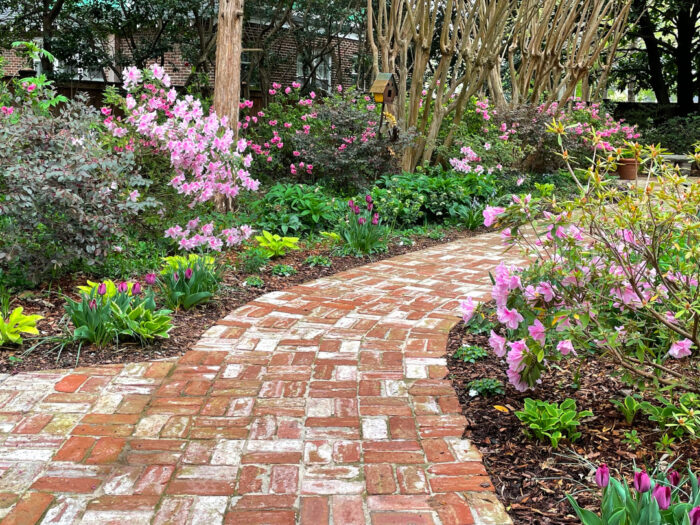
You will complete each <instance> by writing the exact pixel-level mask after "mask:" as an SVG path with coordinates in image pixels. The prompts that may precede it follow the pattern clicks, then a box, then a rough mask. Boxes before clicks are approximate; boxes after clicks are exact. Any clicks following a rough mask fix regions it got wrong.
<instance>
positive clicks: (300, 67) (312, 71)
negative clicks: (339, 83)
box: [297, 53, 333, 92]
mask: <svg viewBox="0 0 700 525" xmlns="http://www.w3.org/2000/svg"><path fill="white" fill-rule="evenodd" d="M332 74H333V62H332V60H331V56H330V55H325V56H322V57H313V56H312V57H308V56H306V57H305V56H304V55H303V54H301V53H300V54H299V55H297V81H298V82H301V83H302V84H304V83H306V81H307V79H309V82H308V85H309V86H310V87H311V88H313V89H318V90H320V91H325V92H330V90H331V83H332V81H333V80H332Z"/></svg>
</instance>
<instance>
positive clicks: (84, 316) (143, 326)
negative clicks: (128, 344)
mask: <svg viewBox="0 0 700 525" xmlns="http://www.w3.org/2000/svg"><path fill="white" fill-rule="evenodd" d="M106 288H107V287H106V285H104V284H103V283H102V284H99V285H98V286H97V287H92V286H90V291H89V292H82V293H81V295H80V301H73V300H72V299H70V298H69V299H67V300H66V305H65V308H66V312H67V314H68V317H69V318H70V320H71V322H72V323H73V326H74V327H75V330H74V331H73V339H74V340H76V341H80V342H81V343H82V342H89V343H93V344H95V345H97V346H105V345H106V344H108V343H111V342H113V341H116V342H119V341H120V340H122V339H136V340H138V341H140V342H141V343H142V344H143V343H145V342H147V341H150V340H152V339H154V338H156V337H161V338H167V337H168V332H169V331H170V330H171V329H172V323H171V318H170V313H171V312H170V310H156V303H155V299H154V295H153V291H152V290H149V291H148V292H146V293H144V292H143V291H142V290H141V285H140V284H139V283H125V282H123V283H120V284H119V285H118V286H117V291H116V293H115V294H114V295H111V296H110V295H107V293H106Z"/></svg>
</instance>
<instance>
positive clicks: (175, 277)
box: [173, 272, 180, 282]
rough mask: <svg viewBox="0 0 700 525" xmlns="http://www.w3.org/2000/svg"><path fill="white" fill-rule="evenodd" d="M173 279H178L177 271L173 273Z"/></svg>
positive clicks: (176, 280)
mask: <svg viewBox="0 0 700 525" xmlns="http://www.w3.org/2000/svg"><path fill="white" fill-rule="evenodd" d="M173 279H175V282H178V281H179V280H180V276H179V275H178V274H177V272H175V273H173Z"/></svg>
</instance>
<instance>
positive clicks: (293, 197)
mask: <svg viewBox="0 0 700 525" xmlns="http://www.w3.org/2000/svg"><path fill="white" fill-rule="evenodd" d="M253 210H254V211H255V212H256V213H257V215H258V219H257V220H256V223H257V225H258V226H260V227H261V228H263V229H265V230H268V231H272V232H275V231H279V232H280V233H282V235H287V233H288V232H290V231H293V232H308V233H314V232H318V231H320V230H323V229H328V228H333V227H335V224H336V223H337V222H338V219H339V218H340V215H339V213H338V211H337V210H336V208H335V205H334V199H333V198H332V197H329V196H328V195H326V193H325V192H324V190H323V189H322V188H321V187H319V186H307V185H305V184H275V185H274V186H272V187H271V188H270V189H269V190H268V191H267V193H265V195H264V196H263V197H262V198H261V199H259V200H258V201H256V202H255V203H254V204H253Z"/></svg>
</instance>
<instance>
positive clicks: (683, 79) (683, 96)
mask: <svg viewBox="0 0 700 525" xmlns="http://www.w3.org/2000/svg"><path fill="white" fill-rule="evenodd" d="M694 34H695V21H694V20H693V19H692V18H691V15H690V3H689V2H684V3H683V4H682V6H681V7H680V8H679V10H678V46H677V47H676V69H677V76H676V82H677V84H678V105H679V106H680V109H681V111H682V112H683V113H686V114H687V113H690V112H691V111H692V110H693V54H692V46H693V36H694Z"/></svg>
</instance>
